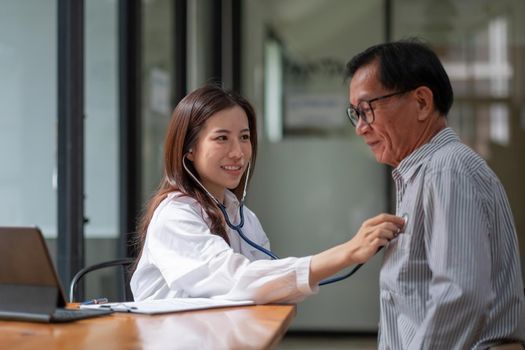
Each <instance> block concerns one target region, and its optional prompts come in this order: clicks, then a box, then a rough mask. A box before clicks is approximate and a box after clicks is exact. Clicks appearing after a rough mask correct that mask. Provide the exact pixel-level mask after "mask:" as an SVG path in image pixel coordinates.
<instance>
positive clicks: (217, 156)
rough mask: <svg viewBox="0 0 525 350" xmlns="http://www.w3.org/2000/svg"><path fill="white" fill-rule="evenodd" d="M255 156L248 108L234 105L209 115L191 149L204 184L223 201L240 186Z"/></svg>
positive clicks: (196, 168)
mask: <svg viewBox="0 0 525 350" xmlns="http://www.w3.org/2000/svg"><path fill="white" fill-rule="evenodd" d="M251 156H252V144H251V141H250V126H249V123H248V117H247V115H246V113H245V111H244V110H243V109H242V108H241V107H239V106H234V107H231V108H227V109H224V110H221V111H219V112H217V113H215V114H213V115H212V116H211V117H209V118H208V119H207V120H206V122H205V124H204V127H203V128H202V129H201V130H200V131H199V133H198V135H197V140H196V142H195V144H194V145H193V147H192V148H191V149H190V151H189V152H188V155H187V157H188V159H189V160H190V161H192V162H193V165H194V167H195V170H196V171H197V174H198V176H199V177H200V180H201V181H202V183H203V185H204V186H205V187H206V188H207V189H208V191H210V192H211V193H212V194H213V195H214V196H215V197H216V198H217V199H219V200H220V201H223V200H224V191H225V190H226V189H233V188H236V187H237V186H238V185H239V182H240V181H241V178H242V176H243V174H244V173H245V172H246V169H247V167H248V163H249V162H250V159H251Z"/></svg>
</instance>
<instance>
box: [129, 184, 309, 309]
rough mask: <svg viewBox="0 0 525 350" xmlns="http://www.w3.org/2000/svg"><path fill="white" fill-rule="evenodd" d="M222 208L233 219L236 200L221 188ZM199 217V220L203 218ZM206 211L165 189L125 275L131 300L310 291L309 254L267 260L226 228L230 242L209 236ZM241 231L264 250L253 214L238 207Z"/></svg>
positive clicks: (287, 295) (266, 298)
mask: <svg viewBox="0 0 525 350" xmlns="http://www.w3.org/2000/svg"><path fill="white" fill-rule="evenodd" d="M224 205H225V207H226V210H227V212H228V214H229V216H230V220H231V222H232V223H234V224H237V223H238V222H239V210H238V208H239V202H238V200H237V198H236V197H235V195H234V194H233V193H231V192H229V191H226V195H225V203H224ZM203 216H204V218H203ZM207 220H208V218H207V215H206V214H205V213H204V211H203V210H202V207H201V205H200V204H199V203H198V202H197V201H196V200H195V199H193V198H192V197H188V196H183V195H182V194H181V193H180V192H173V193H170V194H169V195H168V196H167V197H166V199H164V200H163V201H162V202H161V203H160V204H159V206H158V207H157V209H156V210H155V213H154V215H153V218H152V220H151V222H150V224H149V227H148V232H147V235H146V241H145V243H144V248H143V251H142V255H141V257H140V260H139V263H138V266H137V269H136V270H135V272H134V274H133V277H132V278H131V283H130V284H131V290H132V292H133V297H134V299H135V300H136V301H140V300H152V299H164V298H173V297H183V298H184V297H195V298H196V297H203V298H217V299H227V300H253V301H255V302H256V303H257V304H263V303H296V302H299V301H301V300H303V299H304V298H305V297H307V296H309V295H312V294H315V293H317V291H318V287H317V286H315V287H314V288H311V287H310V284H309V273H310V260H311V257H303V258H293V257H292V258H285V259H279V260H269V258H268V257H267V256H266V255H265V254H264V253H262V252H259V251H258V250H256V249H255V248H253V247H251V246H250V245H248V244H247V243H246V242H244V241H243V240H242V239H241V237H239V235H238V234H237V232H236V231H234V230H232V229H230V228H228V229H227V234H228V238H229V240H230V245H231V246H230V245H228V244H227V243H226V241H224V239H222V238H221V237H220V236H218V235H215V234H212V233H211V231H210V229H209V227H208V224H207ZM242 230H243V233H244V234H245V235H246V236H247V237H248V238H250V239H251V240H252V241H254V242H255V243H257V244H259V245H261V246H263V247H264V248H266V249H270V243H269V241H268V237H267V236H266V234H265V233H264V231H263V229H262V227H261V224H260V223H259V220H258V219H257V217H256V216H255V214H254V213H253V212H252V211H251V210H249V209H248V208H247V207H246V206H245V207H244V227H243V229H242Z"/></svg>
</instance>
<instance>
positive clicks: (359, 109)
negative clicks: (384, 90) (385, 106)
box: [346, 89, 413, 127]
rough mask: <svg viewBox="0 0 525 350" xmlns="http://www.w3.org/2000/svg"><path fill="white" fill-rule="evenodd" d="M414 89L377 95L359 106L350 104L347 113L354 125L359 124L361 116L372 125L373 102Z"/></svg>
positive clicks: (373, 116) (373, 117)
mask: <svg viewBox="0 0 525 350" xmlns="http://www.w3.org/2000/svg"><path fill="white" fill-rule="evenodd" d="M412 90H413V89H410V90H403V91H398V92H393V93H391V94H388V95H383V96H379V97H375V98H373V99H370V100H363V101H361V102H359V104H358V105H357V106H354V105H352V104H350V106H349V107H348V108H347V109H346V115H347V116H348V119H350V123H352V126H354V127H355V126H357V122H358V121H359V118H361V120H362V121H363V122H365V124H367V125H370V124H372V123H373V122H374V120H375V115H374V108H372V102H375V101H379V100H384V99H386V98H390V97H393V96H397V95H402V94H406V93H407V92H409V91H412Z"/></svg>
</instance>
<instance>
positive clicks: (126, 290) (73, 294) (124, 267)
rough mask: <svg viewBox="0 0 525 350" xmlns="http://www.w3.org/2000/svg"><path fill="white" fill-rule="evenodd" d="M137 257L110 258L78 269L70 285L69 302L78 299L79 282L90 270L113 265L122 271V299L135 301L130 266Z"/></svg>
mask: <svg viewBox="0 0 525 350" xmlns="http://www.w3.org/2000/svg"><path fill="white" fill-rule="evenodd" d="M134 261H135V259H132V258H124V259H116V260H110V261H105V262H102V263H99V264H95V265H91V266H87V267H84V268H83V269H81V270H80V271H78V272H77V273H76V274H75V276H73V279H72V280H71V284H70V285H69V302H70V303H73V302H75V300H77V301H78V298H77V296H78V295H77V284H78V283H79V282H80V280H81V279H82V278H83V277H84V275H86V274H87V273H89V272H92V271H96V270H100V269H104V268H108V267H112V266H118V267H119V271H120V277H121V280H120V282H121V285H122V289H121V299H120V300H121V301H133V295H132V293H131V289H130V287H129V276H128V275H129V271H128V267H129V266H131V265H132V264H133V263H134Z"/></svg>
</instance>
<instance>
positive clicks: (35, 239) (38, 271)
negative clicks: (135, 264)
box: [0, 227, 112, 322]
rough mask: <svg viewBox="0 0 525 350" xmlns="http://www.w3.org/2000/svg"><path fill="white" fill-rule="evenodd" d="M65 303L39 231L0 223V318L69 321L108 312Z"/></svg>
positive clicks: (107, 312)
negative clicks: (3, 225)
mask: <svg viewBox="0 0 525 350" xmlns="http://www.w3.org/2000/svg"><path fill="white" fill-rule="evenodd" d="M65 306H66V300H65V298H64V292H63V289H62V286H61V285H60V281H59V280H58V277H57V273H56V271H55V268H54V266H53V262H52V261H51V258H50V255H49V251H48V250H47V246H46V242H45V240H44V237H43V236H42V232H41V231H40V230H39V229H38V228H37V227H0V319H4V320H5V319H7V320H18V321H34V322H69V321H75V320H79V319H84V318H89V317H95V316H102V315H107V314H110V313H111V312H112V311H111V310H87V309H66V308H65Z"/></svg>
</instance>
